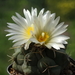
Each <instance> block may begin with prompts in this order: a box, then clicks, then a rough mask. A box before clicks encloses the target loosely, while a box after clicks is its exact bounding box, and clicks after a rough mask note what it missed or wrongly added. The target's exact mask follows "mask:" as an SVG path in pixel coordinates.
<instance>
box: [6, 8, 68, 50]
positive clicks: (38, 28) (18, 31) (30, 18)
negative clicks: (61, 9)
mask: <svg viewBox="0 0 75 75" xmlns="http://www.w3.org/2000/svg"><path fill="white" fill-rule="evenodd" d="M23 13H24V15H25V18H24V17H22V16H21V15H19V14H18V13H16V15H17V17H16V16H12V19H13V21H14V22H15V23H7V24H8V28H9V29H7V30H6V31H7V32H9V33H8V34H7V35H6V36H11V37H10V38H9V40H13V42H15V44H14V45H13V46H14V47H16V46H21V45H22V44H25V50H27V49H28V48H29V45H30V43H31V42H34V43H35V44H40V45H45V46H46V47H47V48H49V49H50V48H51V47H53V48H55V49H57V50H59V49H60V48H65V47H64V45H63V44H67V41H66V40H67V39H69V37H68V36H65V35H63V33H64V32H65V31H66V30H67V26H68V25H64V22H62V23H60V24H58V22H59V20H60V17H57V18H56V19H55V13H53V14H51V12H50V11H46V12H45V13H44V9H42V10H41V11H40V12H39V14H38V15H37V9H36V8H35V9H33V8H32V10H31V13H30V12H29V10H25V9H24V10H23Z"/></svg>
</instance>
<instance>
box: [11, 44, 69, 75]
mask: <svg viewBox="0 0 75 75" xmlns="http://www.w3.org/2000/svg"><path fill="white" fill-rule="evenodd" d="M12 57H13V64H12V67H13V68H14V69H15V70H17V71H19V72H21V73H23V74H24V75H34V74H36V75H60V73H61V71H62V70H63V69H66V68H68V66H69V64H70V63H69V59H68V56H67V54H66V53H65V49H61V50H59V51H57V50H54V49H53V48H52V49H48V48H47V47H45V46H38V45H35V44H33V43H31V44H30V46H29V49H28V50H25V49H24V47H21V48H19V49H17V50H15V53H14V54H13V55H12Z"/></svg>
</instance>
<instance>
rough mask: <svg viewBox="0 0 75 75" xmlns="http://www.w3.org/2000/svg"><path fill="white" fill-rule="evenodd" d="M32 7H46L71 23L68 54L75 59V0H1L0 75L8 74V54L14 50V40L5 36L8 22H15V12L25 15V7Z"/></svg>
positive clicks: (62, 19)
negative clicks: (9, 39) (12, 47)
mask: <svg viewBox="0 0 75 75" xmlns="http://www.w3.org/2000/svg"><path fill="white" fill-rule="evenodd" d="M31 7H34V8H35V7H36V8H37V9H38V11H40V10H41V9H42V8H45V11H46V10H50V11H51V12H52V13H56V17H57V16H60V17H61V22H62V21H64V22H65V24H68V25H69V26H68V31H67V33H66V35H68V36H70V39H69V40H68V42H69V44H68V47H67V54H69V55H70V56H71V57H72V58H73V59H75V50H74V48H75V43H74V41H75V0H0V75H8V74H7V72H6V68H7V66H8V65H9V64H10V63H11V62H8V60H9V59H10V58H9V57H7V55H12V53H13V52H14V50H10V49H9V48H10V47H11V46H12V41H8V37H6V36H5V35H6V34H7V33H6V32H5V31H4V30H5V29H7V22H13V21H12V19H11V16H12V15H15V12H18V13H19V14H21V15H23V12H22V10H23V8H25V9H28V10H30V9H31Z"/></svg>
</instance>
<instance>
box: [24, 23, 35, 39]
mask: <svg viewBox="0 0 75 75" xmlns="http://www.w3.org/2000/svg"><path fill="white" fill-rule="evenodd" d="M31 31H34V27H33V24H32V25H31V26H30V27H27V28H26V30H25V33H24V34H25V38H28V39H29V38H30V37H31Z"/></svg>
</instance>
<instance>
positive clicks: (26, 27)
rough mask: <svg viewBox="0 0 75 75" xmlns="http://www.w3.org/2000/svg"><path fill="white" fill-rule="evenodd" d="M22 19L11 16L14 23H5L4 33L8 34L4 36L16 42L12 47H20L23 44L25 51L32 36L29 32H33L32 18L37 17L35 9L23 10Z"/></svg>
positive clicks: (18, 15)
mask: <svg viewBox="0 0 75 75" xmlns="http://www.w3.org/2000/svg"><path fill="white" fill-rule="evenodd" d="M23 13H24V16H25V18H24V17H22V16H21V15H20V14H18V13H16V16H17V17H16V16H12V19H13V21H14V22H15V23H7V24H8V28H9V29H7V30H6V31H7V32H9V33H8V34H7V35H6V36H11V37H10V38H9V40H13V42H16V43H15V44H14V45H13V47H17V46H21V45H22V44H25V49H28V47H29V44H30V43H31V42H30V40H29V39H30V38H31V36H32V34H31V31H34V27H33V17H34V16H37V9H36V8H35V9H33V8H32V10H31V13H30V12H29V10H25V9H23Z"/></svg>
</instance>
